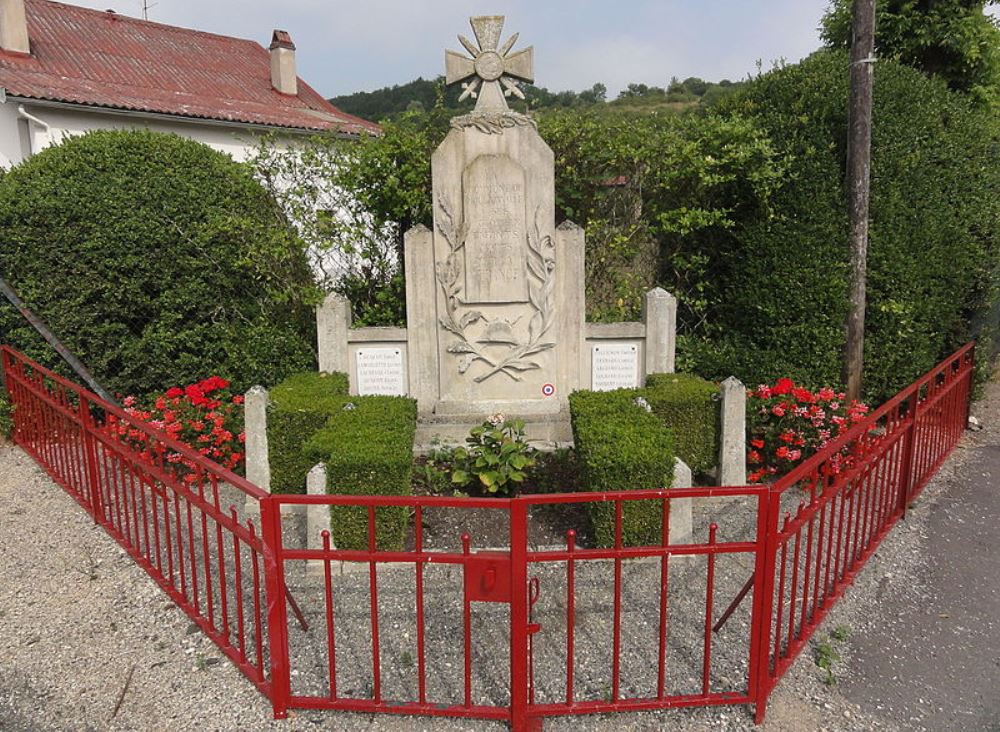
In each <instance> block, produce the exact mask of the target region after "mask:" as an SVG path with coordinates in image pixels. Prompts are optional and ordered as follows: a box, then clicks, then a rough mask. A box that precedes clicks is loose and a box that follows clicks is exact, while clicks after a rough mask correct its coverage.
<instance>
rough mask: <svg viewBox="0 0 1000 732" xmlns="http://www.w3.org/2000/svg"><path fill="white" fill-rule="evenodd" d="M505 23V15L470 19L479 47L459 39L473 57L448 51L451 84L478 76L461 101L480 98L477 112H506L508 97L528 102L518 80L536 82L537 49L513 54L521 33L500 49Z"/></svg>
mask: <svg viewBox="0 0 1000 732" xmlns="http://www.w3.org/2000/svg"><path fill="white" fill-rule="evenodd" d="M503 21H504V17H503V16H502V15H482V16H478V17H475V18H470V19H469V22H470V23H471V24H472V32H473V33H475V35H476V40H477V41H478V42H479V47H478V48H477V47H476V44H475V43H473V42H472V41H470V40H469V39H468V38H466V37H464V36H459V37H458V40H459V42H460V43H461V44H462V45H463V46H464V47H465V50H466V51H468V52H469V53H470V54H471V55H472V58H467V57H466V56H463V55H462V54H461V53H458V52H456V51H445V69H446V71H447V77H446V80H447V83H448V84H454V83H456V82H459V81H465V80H466V79H469V78H470V77H474V78H472V80H471V81H468V82H466V83H465V84H463V85H462V88H463V90H464V91H463V92H462V96H461V97H460V99H461V100H464V99H466V98H468V97H470V96H471V97H474V98H476V99H477V101H476V111H477V112H504V111H506V110H507V109H509V107H508V106H507V100H506V98H505V97H508V96H510V95H512V94H513V95H514V96H516V97H519V98H520V99H524V92H522V91H521V90H520V88H518V85H517V81H516V80H520V81H526V82H528V83H531V82H533V81H534V80H535V77H534V46H529V47H528V48H525V49H524V50H522V51H516V52H514V53H511V49H512V48H513V47H514V44H515V43H516V42H517V37H518V34H517V33H515V34H514V35H512V36H511V37H510V38H509V39H507V42H506V43H504V44H503V46H500V36H501V33H502V32H503Z"/></svg>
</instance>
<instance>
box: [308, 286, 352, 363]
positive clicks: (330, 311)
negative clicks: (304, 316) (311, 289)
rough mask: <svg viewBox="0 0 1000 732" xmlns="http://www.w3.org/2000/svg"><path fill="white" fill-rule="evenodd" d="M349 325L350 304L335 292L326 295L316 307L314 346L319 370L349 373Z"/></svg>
mask: <svg viewBox="0 0 1000 732" xmlns="http://www.w3.org/2000/svg"><path fill="white" fill-rule="evenodd" d="M350 327H351V304H350V303H349V302H348V301H347V298H345V297H343V296H342V295H338V294H336V293H331V294H329V295H327V296H326V299H325V300H324V301H323V303H322V304H321V305H320V306H319V307H318V308H316V347H317V351H318V353H319V370H320V371H324V372H326V373H328V374H332V373H334V372H335V371H340V372H343V373H345V374H349V373H350V365H349V364H348V357H347V332H348V330H349V329H350Z"/></svg>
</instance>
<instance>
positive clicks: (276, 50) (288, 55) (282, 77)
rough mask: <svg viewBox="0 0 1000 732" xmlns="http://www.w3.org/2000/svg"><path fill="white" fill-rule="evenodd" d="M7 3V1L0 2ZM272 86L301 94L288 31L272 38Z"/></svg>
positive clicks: (292, 93) (293, 50) (293, 46)
mask: <svg viewBox="0 0 1000 732" xmlns="http://www.w3.org/2000/svg"><path fill="white" fill-rule="evenodd" d="M0 2H7V0H0ZM270 49H271V86H273V87H274V88H275V89H276V90H278V91H279V92H281V93H282V94H288V95H290V96H293V97H294V96H295V95H297V94H298V93H299V79H298V76H297V75H296V73H295V44H294V43H292V37H291V36H290V35H288V31H283V30H276V31H274V35H273V36H272V37H271V46H270Z"/></svg>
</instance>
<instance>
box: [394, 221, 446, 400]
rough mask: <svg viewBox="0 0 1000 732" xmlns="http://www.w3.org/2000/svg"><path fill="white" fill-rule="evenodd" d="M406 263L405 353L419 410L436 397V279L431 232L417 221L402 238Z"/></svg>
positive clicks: (410, 381)
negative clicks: (416, 224) (417, 223)
mask: <svg viewBox="0 0 1000 732" xmlns="http://www.w3.org/2000/svg"><path fill="white" fill-rule="evenodd" d="M403 253H404V259H405V264H406V355H407V360H408V362H409V364H408V365H409V392H410V396H411V397H413V398H414V399H416V400H417V407H418V408H419V410H420V412H421V413H422V414H426V413H429V412H431V411H432V410H433V409H434V404H435V403H436V402H437V399H438V393H439V388H438V343H437V330H438V320H437V297H438V296H437V287H438V284H437V280H436V279H435V274H434V271H435V270H434V266H435V265H434V236H433V234H431V230H430V229H428V228H427V227H426V226H423V225H422V224H421V225H418V226H415V227H413V228H412V229H410V230H409V231H407V232H406V235H405V236H404V239H403Z"/></svg>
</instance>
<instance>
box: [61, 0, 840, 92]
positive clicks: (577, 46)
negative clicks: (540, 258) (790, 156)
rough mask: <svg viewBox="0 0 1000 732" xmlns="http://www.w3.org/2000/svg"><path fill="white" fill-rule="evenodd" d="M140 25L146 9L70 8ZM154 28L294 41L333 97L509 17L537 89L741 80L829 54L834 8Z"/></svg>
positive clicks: (690, 6) (211, 13) (355, 13)
mask: <svg viewBox="0 0 1000 732" xmlns="http://www.w3.org/2000/svg"><path fill="white" fill-rule="evenodd" d="M68 1H70V2H72V3H73V4H76V5H83V6H87V7H92V8H97V9H100V10H105V9H112V10H115V11H116V12H119V13H122V14H124V15H132V16H137V17H141V15H142V6H143V0H68ZM147 2H148V5H149V6H150V7H149V10H148V13H149V19H150V20H153V21H157V22H161V23H168V24H170V25H179V26H183V27H187V28H197V29H199V30H205V31H211V32H214V33H221V34H224V35H230V36H237V37H240V38H252V39H254V40H257V41H259V42H261V43H262V44H263V45H265V46H266V45H267V44H268V43H269V42H270V39H271V31H272V29H274V28H281V29H283V30H287V31H289V32H290V33H291V36H292V39H293V40H294V42H295V45H296V46H297V48H298V51H297V62H298V70H299V76H301V77H302V78H304V79H305V80H306V81H307V82H308V83H309V84H311V85H312V86H313V87H315V88H316V90H317V91H319V92H320V93H321V94H323V95H324V96H327V97H332V96H337V95H340V94H349V93H351V92H355V91H371V90H373V89H378V88H380V87H383V86H391V85H393V84H403V83H406V82H408V81H411V80H412V79H415V78H417V77H418V76H423V77H424V78H433V77H435V76H437V75H439V74H442V73H444V49H445V48H452V49H455V50H462V49H461V46H460V45H459V44H458V41H457V40H456V35H457V34H459V33H461V34H464V35H465V36H467V37H470V38H471V37H472V32H471V29H470V28H469V24H468V17H469V16H470V15H506V16H507V23H506V26H505V28H504V37H505V38H506V36H507V35H509V34H511V33H514V32H519V33H520V34H521V38H520V40H519V41H518V44H517V46H516V47H515V48H524V47H526V46H528V45H533V46H534V47H535V79H536V83H537V84H539V85H540V86H544V87H547V88H548V89H551V90H557V91H561V90H565V89H573V90H581V89H586V88H589V87H591V86H593V84H594V83H596V82H601V83H603V84H605V85H606V86H607V87H608V92H609V96H610V97H614V96H615V95H616V94H617V93H618V92H619V91H620V90H621V89H622V88H624V87H625V86H626V85H627V84H629V83H630V82H636V83H644V84H648V85H651V86H654V85H655V86H666V85H667V84H668V83H669V81H670V78H671V77H672V76H677V77H678V78H681V79H683V78H686V77H688V76H699V77H701V78H703V79H707V80H710V81H718V80H720V79H723V78H728V79H732V80H738V79H742V78H745V77H746V76H747V75H748V74H751V73H753V72H754V71H755V70H756V68H757V63H758V61H761V62H763V63H764V65H765V67H768V66H770V65H771V63H772V62H774V61H776V60H781V59H784V60H787V61H790V62H794V61H798V60H799V59H801V58H802V57H803V56H806V55H808V54H809V53H810V52H811V51H813V50H814V49H816V48H817V47H818V46H819V34H818V31H817V27H818V26H819V21H820V18H821V17H822V15H823V11H824V10H825V9H826V7H827V5H828V0H617V2H614V1H610V2H609V0H600V1H597V0H545V2H542V0H476V2H474V3H470V2H468V1H467V0H464V1H460V0H281V1H280V2H278V1H276V0H147Z"/></svg>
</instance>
